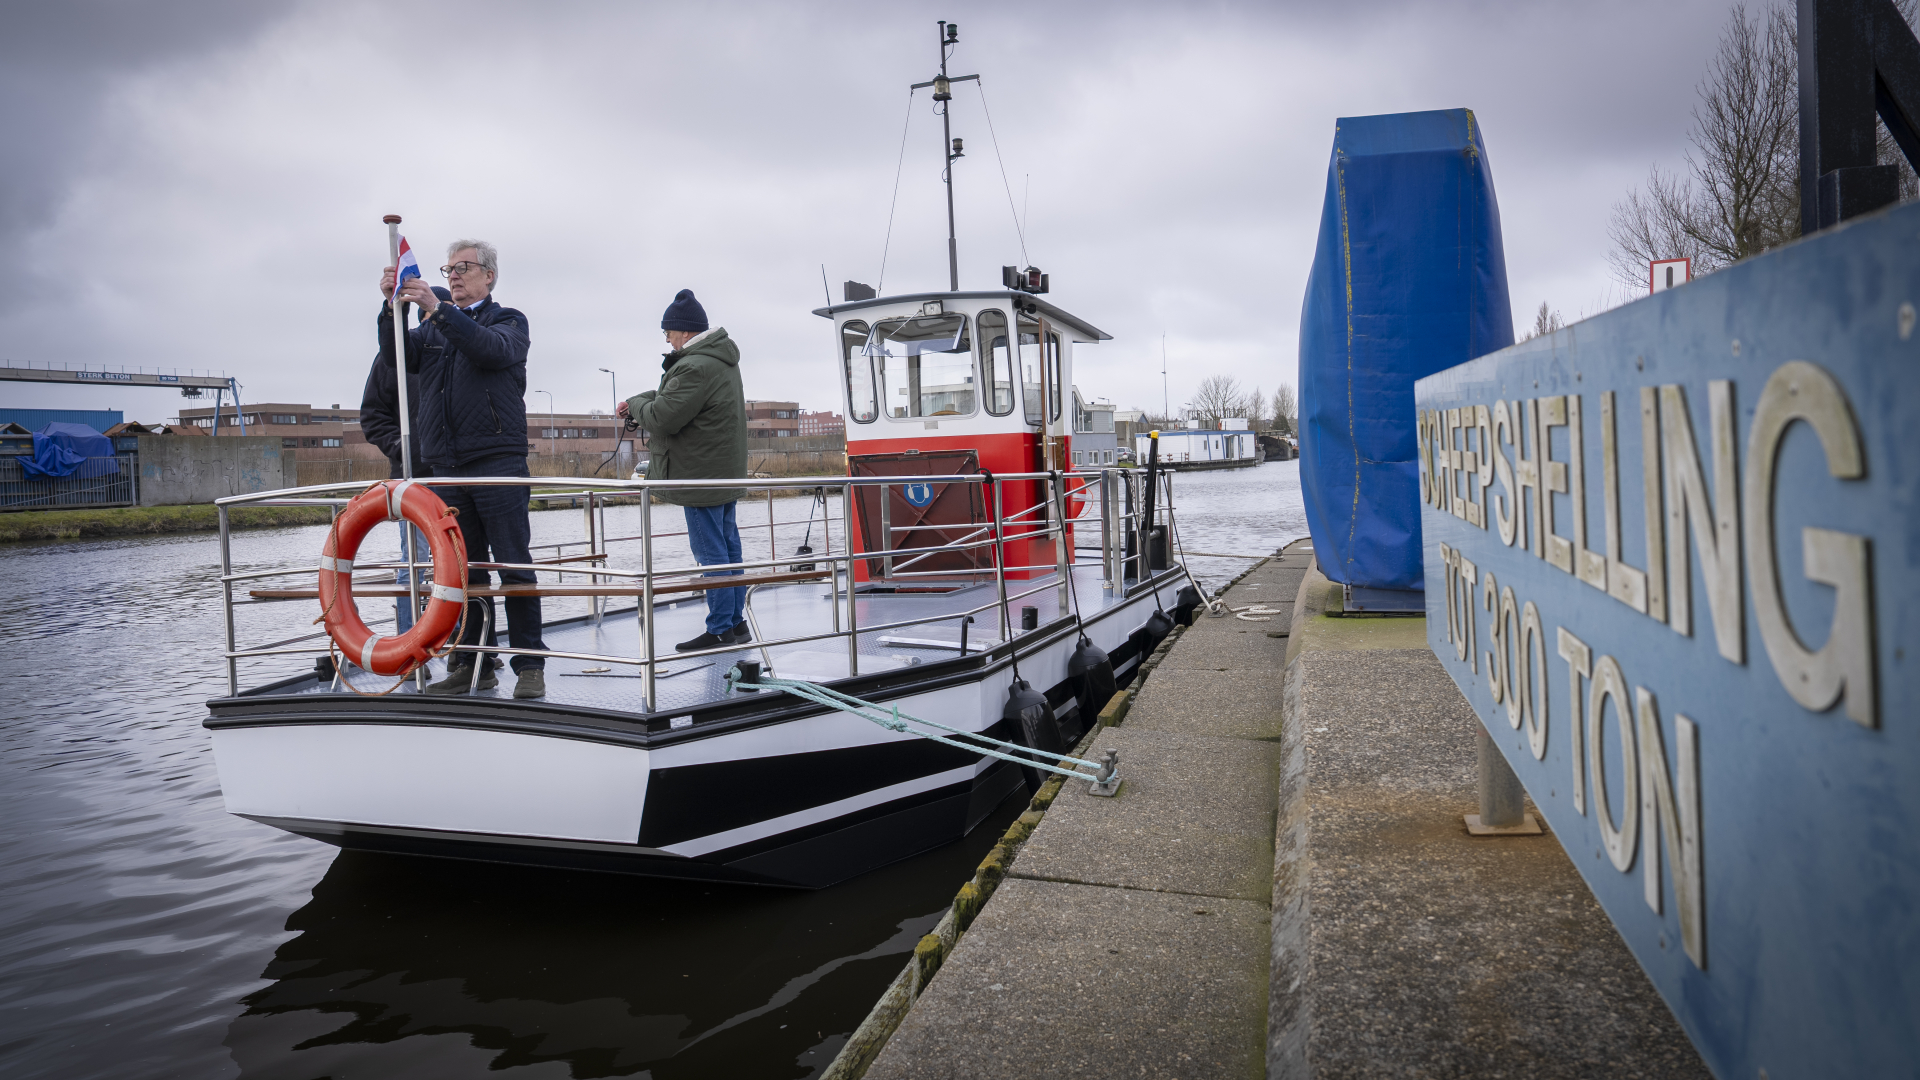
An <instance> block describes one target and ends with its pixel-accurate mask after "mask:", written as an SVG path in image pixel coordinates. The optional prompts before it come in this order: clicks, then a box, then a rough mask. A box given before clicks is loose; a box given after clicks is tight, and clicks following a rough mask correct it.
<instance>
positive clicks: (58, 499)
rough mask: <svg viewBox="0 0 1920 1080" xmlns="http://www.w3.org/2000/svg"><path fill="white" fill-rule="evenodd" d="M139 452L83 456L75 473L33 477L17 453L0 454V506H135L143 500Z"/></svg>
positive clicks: (51, 508) (6, 507)
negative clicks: (141, 498) (28, 473)
mask: <svg viewBox="0 0 1920 1080" xmlns="http://www.w3.org/2000/svg"><path fill="white" fill-rule="evenodd" d="M138 464H139V462H138V455H135V454H116V455H114V456H112V457H91V458H85V459H82V460H81V462H80V463H79V464H78V465H76V466H75V467H74V470H73V472H72V474H70V475H68V476H61V477H34V476H29V475H27V470H26V469H25V467H23V466H22V465H21V463H20V457H19V456H18V455H14V454H6V455H0V508H5V509H8V510H28V509H48V510H53V509H62V508H71V507H82V506H133V505H136V504H137V503H139V501H140V486H139V468H138Z"/></svg>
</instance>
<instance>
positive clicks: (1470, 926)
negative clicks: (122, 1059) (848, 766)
mask: <svg viewBox="0 0 1920 1080" xmlns="http://www.w3.org/2000/svg"><path fill="white" fill-rule="evenodd" d="M1338 598H1339V587H1338V586H1337V585H1331V584H1330V583H1328V582H1327V581H1326V579H1325V578H1324V577H1322V576H1321V575H1319V574H1318V573H1317V572H1315V570H1314V569H1313V566H1312V553H1311V548H1310V546H1309V545H1308V544H1307V543H1306V542H1304V541H1303V542H1301V543H1299V544H1296V545H1293V546H1291V547H1289V548H1288V549H1287V550H1286V552H1284V553H1283V554H1282V555H1281V556H1279V557H1276V558H1273V559H1270V560H1268V561H1267V562H1265V563H1262V564H1260V565H1258V566H1257V567H1255V568H1254V569H1253V570H1252V571H1250V572H1249V573H1247V574H1246V575H1245V576H1243V577H1242V578H1241V579H1239V580H1238V581H1237V582H1235V583H1234V584H1233V586H1232V587H1231V588H1230V589H1229V590H1228V591H1227V592H1226V594H1225V596H1224V599H1225V601H1226V602H1227V604H1228V605H1230V606H1231V607H1234V608H1241V609H1245V608H1249V607H1252V608H1256V609H1259V610H1255V611H1249V612H1245V613H1244V614H1245V615H1246V617H1244V618H1243V617H1239V616H1232V617H1227V618H1210V617H1207V616H1206V615H1204V614H1202V615H1200V616H1199V617H1198V618H1197V619H1196V621H1195V624H1194V625H1193V626H1191V627H1187V628H1185V629H1183V630H1182V631H1180V633H1179V636H1178V637H1177V638H1176V639H1175V640H1173V641H1172V642H1171V643H1170V645H1169V646H1168V647H1167V648H1166V649H1165V650H1164V651H1163V652H1162V653H1161V654H1160V655H1159V656H1158V659H1157V661H1156V662H1155V663H1154V666H1153V667H1152V669H1151V670H1150V672H1149V673H1148V674H1147V676H1146V678H1145V680H1144V682H1141V683H1138V684H1136V687H1135V690H1136V693H1135V695H1134V697H1133V700H1132V703H1131V707H1130V710H1129V711H1128V712H1127V714H1126V716H1125V719H1124V722H1123V723H1121V724H1120V725H1119V726H1117V727H1113V728H1109V729H1107V730H1105V731H1103V732H1101V733H1100V734H1099V735H1098V736H1097V737H1096V739H1095V740H1094V742H1093V743H1092V749H1093V750H1094V751H1095V752H1096V753H1097V752H1099V751H1104V750H1105V749H1106V748H1108V747H1112V748H1115V749H1118V750H1119V751H1120V762H1121V769H1120V771H1121V775H1122V776H1123V777H1124V778H1125V783H1124V785H1123V787H1122V789H1121V793H1120V795H1119V796H1118V797H1117V798H1108V799H1102V798H1094V797H1091V796H1089V795H1087V794H1086V791H1085V788H1086V785H1085V784H1084V783H1078V782H1074V783H1069V784H1068V785H1067V787H1066V788H1065V789H1063V790H1062V791H1061V793H1060V795H1059V797H1058V798H1057V799H1055V801H1054V802H1053V804H1052V806H1051V808H1050V809H1049V810H1048V811H1047V813H1046V815H1045V817H1044V818H1043V819H1042V820H1041V821H1040V824H1039V826H1038V828H1037V829H1035V831H1034V832H1033V835H1032V837H1031V838H1030V839H1029V840H1028V841H1027V842H1026V844H1025V846H1024V847H1023V848H1022V849H1021V850H1020V852H1019V855H1018V858H1017V859H1016V861H1015V862H1014V863H1013V865H1012V866H1011V868H1010V869H1009V871H1008V876H1007V878H1006V880H1005V881H1004V882H1002V883H1001V884H1000V886H999V888H998V889H997V890H996V891H995V892H994V893H993V895H992V897H991V898H990V899H989V900H988V901H987V903H986V905H985V906H984V908H982V909H981V911H980V913H979V915H978V916H977V917H975V918H974V920H973V922H972V924H971V926H970V927H969V928H968V929H967V931H966V933H965V934H964V936H962V937H961V938H960V940H959V942H958V944H957V945H956V946H955V947H954V948H953V951H952V953H951V955H950V956H948V957H947V959H946V960H945V962H944V964H943V965H942V966H941V967H940V969H939V971H938V973H937V974H935V975H934V976H933V978H932V981H931V982H930V983H928V984H927V985H926V987H925V989H924V991H923V992H922V993H921V996H920V997H919V999H918V1000H917V1001H915V1002H914V1003H913V1005H912V1007H911V1009H910V1010H909V1011H908V1012H907V1014H906V1016H905V1018H904V1020H902V1021H901V1023H900V1026H899V1028H898V1029H897V1030H896V1031H895V1032H894V1033H893V1035H892V1036H891V1038H890V1039H889V1040H888V1041H887V1044H886V1046H885V1049H884V1050H882V1051H881V1053H880V1055H879V1057H878V1058H877V1059H876V1060H875V1061H874V1062H873V1065H872V1066H871V1067H870V1068H869V1069H868V1070H867V1073H866V1075H867V1076H869V1077H874V1078H888V1080H892V1078H905V1077H914V1078H935V1077H978V1076H982V1075H996V1074H1004V1073H1006V1072H1007V1071H1008V1070H1017V1071H1018V1073H1020V1074H1023V1075H1047V1074H1051V1075H1059V1076H1086V1077H1131V1076H1151V1077H1186V1078H1202V1077H1260V1076H1271V1077H1276V1078H1280V1077H1287V1078H1292V1077H1361V1076H1368V1077H1371V1076H1395V1077H1401V1076H1404V1077H1447V1076H1493V1077H1498V1076H1508V1077H1557V1076H1569V1077H1570V1076H1580V1077H1589V1076H1592V1077H1598V1076H1607V1077H1631V1076H1642V1077H1667V1076H1685V1077H1694V1076H1700V1077H1704V1076H1707V1075H1709V1074H1708V1073H1707V1070H1706V1068H1705V1067H1704V1065H1702V1063H1701V1062H1700V1060H1699V1057H1698V1055H1697V1054H1696V1053H1695V1052H1694V1050H1693V1048H1692V1046H1691V1045H1690V1044H1689V1043H1688V1042H1687V1040H1686V1038H1685V1036H1684V1035H1683V1034H1682V1033H1681V1031H1680V1028H1679V1026H1678V1025H1677V1024H1676V1023H1675V1022H1674V1020H1673V1017H1672V1015H1671V1014H1670V1013H1669V1012H1668V1010H1667V1008H1666V1006H1665V1005H1664V1004H1663V1003H1662V1002H1661V1001H1660V999H1659V997H1658V996H1657V995H1656V994H1655V993H1654V991H1653V988H1652V986H1651V985H1650V984H1649V983H1648V981H1647V979H1646V977H1645V976H1644V975H1643V974H1642V972H1641V971H1640V968H1639V967H1638V966H1637V964H1636V963H1635V961H1634V960H1633V958H1632V956H1631V955H1630V954H1629V953H1628V951H1627V949H1626V947H1625V946H1624V944H1622V942H1621V941H1620V938H1619V935H1618V934H1617V933H1615V932H1614V930H1613V927H1612V925H1611V924H1610V923H1608V922H1607V919H1606V917H1605V915H1604V914H1603V913H1602V912H1601V910H1600V908H1599V906H1598V905H1597V904H1595V903H1594V902H1593V900H1592V898H1591V896H1590V895H1589V893H1588V890H1587V888H1586V886H1585V885H1584V883H1582V882H1581V880H1580V878H1579V875H1578V874H1577V873H1576V872H1575V870H1574V869H1573V866H1572V864H1571V863H1570V862H1569V861H1568V859H1567V857H1566V855H1565V853H1564V852H1563V851H1562V850H1561V848H1560V845H1559V842H1558V841H1557V840H1556V839H1555V838H1554V837H1553V836H1552V835H1550V834H1549V835H1541V836H1533V837H1513V836H1505V837H1490V838H1477V837H1471V836H1469V835H1468V833H1467V831H1466V826H1465V823H1464V821H1463V815H1464V814H1467V813H1471V812H1474V811H1476V810H1477V809H1478V796H1477V794H1476V789H1475V758H1474V747H1475V728H1476V725H1477V724H1478V721H1477V720H1476V719H1475V718H1474V715H1473V712H1472V710H1471V708H1470V707H1469V706H1468V704H1467V703H1466V701H1464V700H1463V699H1462V698H1461V697H1460V694H1459V691H1458V690H1457V689H1455V687H1454V686H1453V683H1452V682H1451V680H1449V679H1448V678H1447V676H1446V674H1445V673H1444V671H1443V670H1442V668H1441V667H1440V665H1439V663H1438V662H1437V661H1435V660H1434V658H1433V656H1432V655H1431V653H1430V652H1429V651H1428V649H1427V645H1426V640H1425V626H1424V620H1422V619H1418V618H1411V619H1406V618H1402V619H1388V618H1360V617H1342V616H1341V614H1340V612H1339V599H1338ZM1260 619H1266V620H1270V621H1256V620H1260Z"/></svg>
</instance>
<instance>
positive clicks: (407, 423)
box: [380, 214, 427, 693]
mask: <svg viewBox="0 0 1920 1080" xmlns="http://www.w3.org/2000/svg"><path fill="white" fill-rule="evenodd" d="M380 220H382V221H384V222H386V223H387V260H388V262H389V263H390V264H391V265H392V266H393V284H394V288H395V289H396V290H397V289H398V288H399V286H400V215H399V214H388V215H387V216H386V217H383V218H381V219H380ZM387 302H388V303H389V304H390V305H392V307H393V385H394V387H395V389H396V391H397V392H398V395H399V405H400V477H401V479H403V480H411V479H413V418H412V410H411V409H409V408H408V407H407V308H406V305H405V304H399V303H394V300H393V297H391V296H389V297H387ZM419 537H420V533H418V532H417V531H415V530H414V527H413V523H412V522H410V521H406V520H404V519H403V520H402V521H401V522H400V540H401V551H402V552H403V555H404V557H405V559H406V562H407V603H409V604H411V605H413V617H414V618H416V619H418V618H419V617H420V545H419ZM413 688H414V691H415V692H416V693H425V692H426V689H427V671H426V665H424V664H422V665H421V666H420V667H419V668H416V669H415V670H414V673H413Z"/></svg>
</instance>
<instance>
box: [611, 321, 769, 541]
mask: <svg viewBox="0 0 1920 1080" xmlns="http://www.w3.org/2000/svg"><path fill="white" fill-rule="evenodd" d="M660 366H661V369H662V374H661V376H660V388H659V389H658V390H648V391H647V392H646V393H643V394H640V395H638V396H636V397H631V398H628V399H627V413H628V415H630V416H632V417H633V418H634V419H635V420H638V421H639V422H640V426H641V427H642V428H644V429H645V430H646V433H647V439H648V444H649V447H650V449H651V450H652V453H653V457H652V461H651V462H650V463H649V465H648V466H647V479H649V480H733V479H738V478H741V477H745V476H746V475H747V399H746V393H745V391H744V390H743V389H742V388H741V385H740V347H739V346H737V345H735V344H734V343H733V339H732V338H730V337H728V336H727V331H726V328H725V327H720V326H716V327H714V328H713V329H712V330H711V331H709V332H707V333H706V334H704V335H702V336H701V337H699V338H697V339H695V340H693V341H689V342H688V343H687V345H686V347H685V348H683V349H680V350H678V351H675V352H670V353H668V354H667V355H666V358H665V359H664V360H663V361H662V362H661V365H660ZM659 494H660V498H661V499H662V500H663V501H665V502H670V503H677V504H679V505H681V506H720V505H722V504H724V503H730V502H733V501H735V500H736V499H739V498H740V497H741V496H742V495H744V494H746V492H745V490H744V489H742V488H702V489H698V490H685V489H681V490H672V489H669V490H663V491H661V492H660V493H659Z"/></svg>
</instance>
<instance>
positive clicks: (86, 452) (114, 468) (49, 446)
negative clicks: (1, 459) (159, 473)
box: [20, 424, 120, 480]
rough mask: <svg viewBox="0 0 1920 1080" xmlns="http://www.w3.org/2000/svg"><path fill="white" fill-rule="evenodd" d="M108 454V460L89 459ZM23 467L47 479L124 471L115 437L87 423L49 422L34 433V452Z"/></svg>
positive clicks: (26, 470) (22, 464)
mask: <svg viewBox="0 0 1920 1080" xmlns="http://www.w3.org/2000/svg"><path fill="white" fill-rule="evenodd" d="M98 458H105V459H106V460H105V461H99V460H91V461H90V460H89V459H98ZM20 468H21V469H22V470H23V471H24V472H25V473H26V474H27V475H28V476H32V477H38V478H40V479H43V480H50V479H59V478H63V477H68V476H76V475H78V476H81V477H94V476H107V475H111V474H113V473H117V472H119V471H120V463H119V462H118V461H117V460H115V459H114V456H113V440H112V439H109V438H107V437H106V436H105V435H102V434H100V433H99V432H97V431H95V430H93V429H92V428H90V427H88V426H86V425H85V424H48V425H47V426H46V427H43V428H41V429H40V430H39V431H36V432H34V433H33V456H32V457H30V458H23V459H21V461H20Z"/></svg>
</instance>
